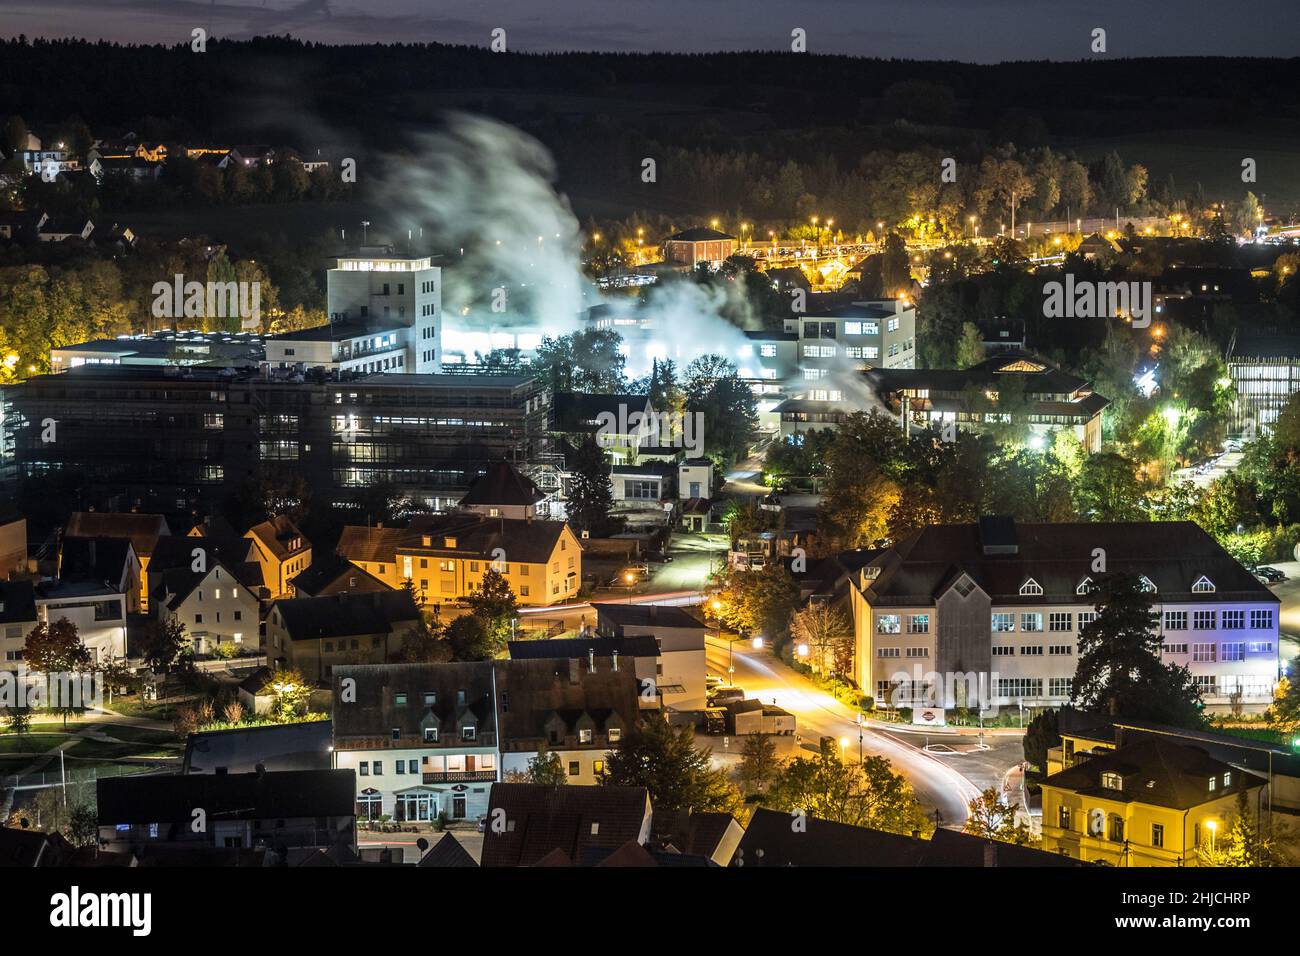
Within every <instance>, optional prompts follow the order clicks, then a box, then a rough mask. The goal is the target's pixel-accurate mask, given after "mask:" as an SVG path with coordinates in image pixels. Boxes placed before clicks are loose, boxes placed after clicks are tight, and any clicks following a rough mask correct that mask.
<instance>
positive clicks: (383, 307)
mask: <svg viewBox="0 0 1300 956" xmlns="http://www.w3.org/2000/svg"><path fill="white" fill-rule="evenodd" d="M327 282H328V291H327V293H326V309H327V311H328V313H329V317H330V322H329V324H328V325H322V326H318V327H316V328H313V329H301V330H299V331H296V332H287V333H285V334H283V335H272V336H269V337H268V338H267V340H266V360H267V362H268V363H269V364H270V365H271V367H272V368H282V369H308V368H325V369H330V370H338V369H343V370H346V371H356V372H367V373H369V372H403V373H415V374H417V375H424V374H429V373H433V372H438V371H440V370H441V368H442V347H441V343H440V338H441V328H442V269H441V268H439V267H438V266H435V265H433V260H432V259H431V258H430V257H428V256H420V257H410V256H399V255H396V254H395V253H394V252H393V251H392V249H391V248H388V247H373V248H369V247H368V248H363V249H362V250H361V252H360V253H359V254H357V255H355V256H343V257H341V258H340V259H339V260H338V264H337V266H336V267H335V268H333V269H331V270H329V273H328V275H327Z"/></svg>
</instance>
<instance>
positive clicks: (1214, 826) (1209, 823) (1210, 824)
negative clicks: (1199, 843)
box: [1205, 820, 1219, 852]
mask: <svg viewBox="0 0 1300 956" xmlns="http://www.w3.org/2000/svg"><path fill="white" fill-rule="evenodd" d="M1205 825H1206V826H1207V827H1209V828H1210V851H1211V852H1213V851H1214V834H1215V833H1216V832H1217V831H1218V829H1219V824H1218V823H1216V822H1215V821H1214V820H1209V821H1207V822H1206V824H1205Z"/></svg>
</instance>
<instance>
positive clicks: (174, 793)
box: [96, 770, 357, 853]
mask: <svg viewBox="0 0 1300 956" xmlns="http://www.w3.org/2000/svg"><path fill="white" fill-rule="evenodd" d="M353 778H354V774H353V772H352V771H351V770H284V771H278V772H277V771H266V772H260V773H214V774H188V775H184V774H178V775H173V776H153V775H134V776H121V777H101V778H100V779H99V780H98V782H97V784H96V795H97V804H98V814H99V841H100V845H101V846H103V847H106V848H107V849H109V850H129V851H131V852H134V853H140V852H142V851H146V850H148V849H151V848H153V847H156V846H161V845H176V844H179V845H182V846H184V845H188V846H192V847H196V848H201V847H215V848H225V849H233V848H240V849H265V850H273V851H277V852H283V851H286V850H287V849H288V848H291V847H293V848H298V847H336V846H338V847H347V848H349V849H351V850H352V851H353V852H355V851H356V842H357V838H356V815H355V813H354V808H353V790H354V786H355V785H354V783H353ZM196 812H201V816H196ZM200 821H201V822H202V824H203V825H202V826H196V825H195V824H196V822H200Z"/></svg>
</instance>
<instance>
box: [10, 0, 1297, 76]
mask: <svg viewBox="0 0 1300 956" xmlns="http://www.w3.org/2000/svg"><path fill="white" fill-rule="evenodd" d="M1298 11H1300V4H1298V3H1296V2H1295V0H1251V2H1248V3H1247V2H1242V0H1089V2H1088V3H1077V2H1068V0H703V2H701V0H637V2H635V3H632V2H626V0H211V2H209V0H0V35H4V36H16V35H18V34H20V33H25V34H27V36H29V37H40V36H43V37H67V36H80V37H88V38H92V39H100V38H103V39H108V40H116V41H120V42H147V43H155V42H160V43H176V42H182V41H185V42H188V40H189V33H190V30H192V29H193V28H194V27H196V26H201V27H204V28H207V29H208V30H209V32H210V34H211V35H212V36H217V37H228V38H232V39H246V38H248V37H252V36H256V35H259V34H263V35H265V34H284V33H289V34H292V35H293V36H296V37H300V38H302V39H306V40H315V41H321V42H326V43H354V42H360V43H375V42H389V41H438V42H445V43H467V44H473V45H478V46H486V45H487V43H488V40H489V35H490V32H491V31H492V29H493V28H495V27H502V28H504V29H505V30H506V33H507V38H508V45H509V48H510V49H512V50H516V51H521V52H522V51H555V50H610V51H650V50H665V51H679V52H704V51H715V50H745V49H768V50H776V49H784V50H788V49H789V45H790V39H789V37H790V31H791V30H792V29H793V28H795V27H802V28H803V29H804V30H806V31H807V35H808V50H809V52H812V53H847V54H854V55H859V56H876V57H903V58H909V59H952V60H964V61H971V62H981V63H989V62H998V61H1001V60H1040V59H1051V60H1075V59H1082V58H1085V57H1091V56H1092V53H1091V52H1090V49H1089V44H1090V34H1091V31H1092V29H1093V28H1094V27H1104V28H1105V29H1106V31H1107V41H1108V43H1107V55H1108V56H1110V57H1134V56H1175V55H1222V56H1295V55H1297V50H1298V45H1297V42H1296V41H1297V38H1300V12H1298Z"/></svg>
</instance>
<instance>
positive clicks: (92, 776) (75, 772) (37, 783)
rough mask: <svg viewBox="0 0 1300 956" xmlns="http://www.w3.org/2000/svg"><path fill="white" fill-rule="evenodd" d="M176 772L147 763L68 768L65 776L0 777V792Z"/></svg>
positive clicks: (45, 772)
mask: <svg viewBox="0 0 1300 956" xmlns="http://www.w3.org/2000/svg"><path fill="white" fill-rule="evenodd" d="M176 770H177V767H176V766H166V765H162V764H147V763H139V764H134V763H132V764H127V763H123V764H105V765H102V766H98V767H80V768H78V767H69V768H67V773H66V775H65V774H63V773H60V772H59V771H58V770H42V771H40V772H39V773H26V774H9V775H8V776H0V790H43V789H45V788H46V787H61V786H63V783H64V780H65V779H66V781H67V784H68V786H70V787H71V786H74V785H76V784H83V783H94V782H95V781H96V780H98V779H99V778H100V777H122V776H126V775H127V774H139V773H175V772H176Z"/></svg>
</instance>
